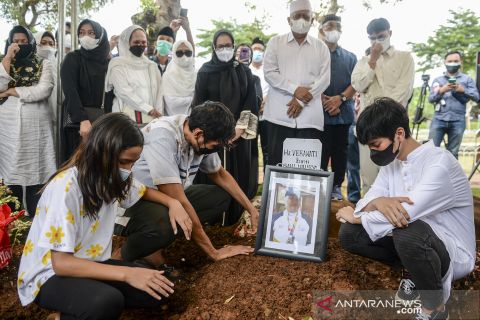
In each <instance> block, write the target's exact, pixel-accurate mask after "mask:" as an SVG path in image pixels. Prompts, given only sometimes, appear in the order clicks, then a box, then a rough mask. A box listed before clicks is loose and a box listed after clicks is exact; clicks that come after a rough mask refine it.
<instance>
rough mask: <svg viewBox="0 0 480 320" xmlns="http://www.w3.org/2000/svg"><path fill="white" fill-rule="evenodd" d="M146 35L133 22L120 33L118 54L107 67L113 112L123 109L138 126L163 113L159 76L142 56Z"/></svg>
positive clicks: (150, 62)
mask: <svg viewBox="0 0 480 320" xmlns="http://www.w3.org/2000/svg"><path fill="white" fill-rule="evenodd" d="M147 44H148V43H147V35H146V34H145V30H143V29H142V27H140V26H137V25H132V26H130V27H128V28H127V29H125V30H124V31H123V32H122V33H121V34H120V39H119V42H118V54H119V56H118V57H117V58H115V59H113V60H112V61H111V62H110V65H109V66H108V73H107V80H106V83H107V91H110V90H112V89H113V91H114V93H115V99H114V100H113V107H112V111H113V112H124V113H126V114H127V115H128V116H129V117H130V118H131V119H133V120H134V121H135V122H136V123H137V124H138V125H142V124H146V123H148V122H150V121H151V120H152V119H153V118H158V117H159V116H161V114H162V109H161V107H162V102H161V101H162V96H161V94H160V93H161V90H160V89H161V82H162V76H161V74H160V71H159V70H158V67H157V65H156V63H155V62H153V61H150V60H149V59H148V58H147V57H146V56H145V55H144V52H145V49H146V48H147Z"/></svg>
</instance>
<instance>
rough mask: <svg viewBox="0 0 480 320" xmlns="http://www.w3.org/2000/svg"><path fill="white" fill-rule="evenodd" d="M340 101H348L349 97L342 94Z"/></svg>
mask: <svg viewBox="0 0 480 320" xmlns="http://www.w3.org/2000/svg"><path fill="white" fill-rule="evenodd" d="M340 99H342V101H343V102H345V101H347V100H348V99H347V97H346V96H344V95H343V93H340Z"/></svg>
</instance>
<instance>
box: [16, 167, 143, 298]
mask: <svg viewBox="0 0 480 320" xmlns="http://www.w3.org/2000/svg"><path fill="white" fill-rule="evenodd" d="M77 173H78V171H77V168H76V167H73V168H70V169H67V170H65V171H63V172H60V173H59V174H57V176H55V178H53V180H52V181H51V182H50V183H49V184H48V185H47V187H46V188H45V191H44V192H43V194H42V196H41V198H40V201H39V202H38V206H37V209H36V212H35V218H34V219H33V224H32V226H31V228H30V232H29V234H28V238H27V241H26V243H25V247H24V249H23V254H22V259H21V262H20V268H19V271H18V281H17V287H18V295H19V297H20V301H21V302H22V305H24V306H25V305H27V304H29V303H31V302H32V301H33V300H35V297H36V296H37V294H38V292H39V291H40V288H41V286H42V285H43V284H44V283H45V282H46V281H47V280H48V279H49V278H50V277H52V276H53V275H54V274H55V272H54V270H53V267H52V263H51V250H55V251H61V252H70V253H73V254H74V256H75V257H77V258H82V259H88V260H91V261H105V260H108V259H110V257H111V253H112V234H113V227H114V224H115V215H116V211H117V206H118V203H117V201H114V202H112V203H108V204H106V203H104V204H103V206H102V207H101V208H100V211H99V212H98V215H97V217H96V218H95V219H92V218H90V217H88V216H86V215H85V212H84V208H83V197H82V193H81V191H80V187H79V185H78V181H77ZM145 190H146V187H145V186H144V185H143V184H141V183H140V182H138V181H136V180H133V182H132V186H131V188H130V190H129V192H128V195H127V198H126V199H125V201H122V203H120V206H121V207H123V208H128V207H130V206H132V205H134V204H135V203H136V202H137V201H138V200H139V199H140V198H141V197H142V196H143V194H144V193H145Z"/></svg>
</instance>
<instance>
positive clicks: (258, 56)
mask: <svg viewBox="0 0 480 320" xmlns="http://www.w3.org/2000/svg"><path fill="white" fill-rule="evenodd" d="M252 61H253V62H256V63H260V62H262V61H263V52H262V51H259V50H254V51H253V55H252Z"/></svg>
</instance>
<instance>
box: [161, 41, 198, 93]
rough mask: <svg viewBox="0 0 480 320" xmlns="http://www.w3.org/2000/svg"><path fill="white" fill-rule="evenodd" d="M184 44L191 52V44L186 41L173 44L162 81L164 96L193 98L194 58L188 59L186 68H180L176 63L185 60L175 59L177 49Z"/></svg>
mask: <svg viewBox="0 0 480 320" xmlns="http://www.w3.org/2000/svg"><path fill="white" fill-rule="evenodd" d="M181 44H185V45H186V46H187V47H188V49H189V50H190V51H192V52H193V47H192V44H191V43H190V42H188V41H186V40H178V41H177V42H175V43H174V44H173V48H172V56H173V59H172V61H171V62H170V63H169V64H168V67H167V70H166V71H165V73H164V74H163V79H162V94H163V95H164V96H174V97H190V96H192V97H193V92H194V91H195V82H196V81H197V72H196V71H195V58H194V57H193V55H192V57H190V58H188V59H189V64H188V65H187V66H181V65H180V64H179V63H178V61H179V60H180V59H185V58H186V56H183V57H182V58H179V57H177V55H176V54H175V52H177V50H178V47H179V46H180V45H181Z"/></svg>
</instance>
